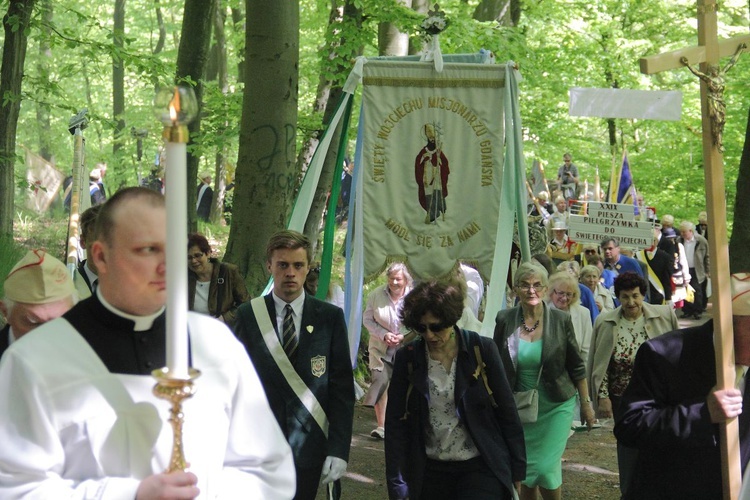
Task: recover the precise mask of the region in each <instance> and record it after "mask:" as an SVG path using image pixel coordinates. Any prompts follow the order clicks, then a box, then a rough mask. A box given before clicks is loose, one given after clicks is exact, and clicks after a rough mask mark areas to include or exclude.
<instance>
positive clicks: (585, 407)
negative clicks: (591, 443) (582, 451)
mask: <svg viewBox="0 0 750 500" xmlns="http://www.w3.org/2000/svg"><path fill="white" fill-rule="evenodd" d="M581 419H582V420H583V421H584V422H586V427H588V430H591V428H592V427H593V426H594V424H595V423H596V416H595V415H594V408H593V407H592V406H591V401H588V402H586V401H581Z"/></svg>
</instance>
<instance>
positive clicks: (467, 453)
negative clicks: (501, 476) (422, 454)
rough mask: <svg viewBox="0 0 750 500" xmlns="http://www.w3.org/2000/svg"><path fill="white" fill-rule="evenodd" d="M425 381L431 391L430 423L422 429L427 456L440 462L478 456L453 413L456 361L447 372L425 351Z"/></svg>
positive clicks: (473, 445)
mask: <svg viewBox="0 0 750 500" xmlns="http://www.w3.org/2000/svg"><path fill="white" fill-rule="evenodd" d="M425 352H427V351H425ZM427 382H428V385H429V390H430V404H429V411H430V419H429V422H430V425H429V426H428V428H427V429H426V432H425V434H426V435H425V451H426V452H427V457H428V458H431V459H433V460H441V461H463V460H469V459H471V458H474V457H478V456H479V450H477V447H476V445H475V444H474V440H473V439H471V435H470V434H469V431H468V430H467V429H466V426H464V424H463V423H462V422H461V420H460V419H459V418H458V416H457V414H456V401H455V392H456V360H455V359H454V360H453V364H452V365H451V369H450V371H447V370H446V369H445V368H444V367H443V365H442V363H440V361H436V360H434V359H431V358H430V353H429V352H427Z"/></svg>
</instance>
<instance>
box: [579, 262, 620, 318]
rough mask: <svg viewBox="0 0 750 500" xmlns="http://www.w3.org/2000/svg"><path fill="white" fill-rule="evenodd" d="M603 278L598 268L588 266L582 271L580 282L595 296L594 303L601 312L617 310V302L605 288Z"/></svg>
mask: <svg viewBox="0 0 750 500" xmlns="http://www.w3.org/2000/svg"><path fill="white" fill-rule="evenodd" d="M601 278H602V272H601V270H600V269H599V268H598V267H596V266H593V265H587V266H583V269H581V275H580V277H579V280H580V281H581V283H582V284H583V285H584V286H586V288H588V289H589V290H591V293H593V294H594V301H595V302H596V307H597V309H599V312H607V311H611V310H612V309H614V308H615V302H614V300H612V294H610V293H609V290H607V289H606V288H604V285H603V284H602V282H601Z"/></svg>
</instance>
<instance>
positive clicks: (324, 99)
mask: <svg viewBox="0 0 750 500" xmlns="http://www.w3.org/2000/svg"><path fill="white" fill-rule="evenodd" d="M337 3H338V2H336V1H334V2H332V5H331V15H330V16H329V21H328V30H329V33H331V34H339V38H338V39H337V40H336V41H335V43H333V44H332V46H331V47H330V48H329V55H328V56H327V59H326V60H325V61H324V62H323V71H322V72H321V81H320V84H319V86H318V100H317V101H316V103H315V109H314V111H315V112H319V111H321V110H322V109H323V108H325V109H324V111H323V124H324V125H326V126H328V124H329V123H330V122H331V119H332V118H333V115H334V113H335V112H336V107H337V106H338V104H339V102H340V100H341V96H342V95H343V87H342V85H341V81H339V82H332V81H330V80H325V79H324V78H323V76H322V75H323V74H325V73H332V74H335V75H342V77H341V79H340V80H343V78H344V75H346V74H347V70H348V69H349V67H343V66H342V65H340V64H336V63H335V62H334V61H336V60H347V59H348V57H345V56H343V55H342V54H355V55H360V54H362V51H363V50H364V48H363V46H362V45H361V44H359V42H358V41H356V40H353V39H351V38H345V37H342V36H341V35H340V33H344V32H345V33H352V32H353V31H359V29H361V27H362V12H361V10H360V9H358V8H357V7H356V6H355V5H354V2H352V1H350V0H347V1H345V2H344V5H343V8H341V7H339V6H338V5H337ZM345 24H351V25H353V27H354V28H355V29H352V28H347V29H345V28H344V25H345ZM352 44H357V45H356V46H354V47H352V46H351V45H352ZM331 65H333V67H331ZM342 133H343V130H342V128H341V123H339V126H337V127H336V130H334V131H333V136H332V138H331V145H330V147H329V149H328V152H327V154H326V157H325V161H324V163H323V169H322V170H321V172H320V179H319V180H318V186H317V187H316V189H315V195H314V198H313V202H312V205H311V206H310V214H309V215H308V217H307V221H306V222H305V230H304V232H305V235H307V237H308V238H310V241H312V242H313V250H316V247H317V243H318V234H319V232H320V228H321V221H322V219H323V216H324V215H325V213H326V208H327V201H328V195H329V193H330V191H331V185H332V183H333V176H334V173H335V171H336V166H337V165H336V160H337V155H338V149H339V142H340V141H341V135H342ZM322 134H323V130H319V131H316V135H315V136H314V137H313V138H312V139H311V140H310V144H313V143H314V144H315V145H316V147H317V144H318V139H319V137H320V136H321V135H322ZM314 149H315V148H314V147H313V148H312V150H311V151H310V157H312V151H314ZM307 164H309V159H308V160H307V163H305V165H307Z"/></svg>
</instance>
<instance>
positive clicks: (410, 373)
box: [401, 360, 414, 420]
mask: <svg viewBox="0 0 750 500" xmlns="http://www.w3.org/2000/svg"><path fill="white" fill-rule="evenodd" d="M406 367H407V370H408V377H407V378H408V379H409V386H408V387H407V388H406V401H405V404H404V416H403V417H401V420H408V419H409V397H410V396H411V391H412V390H413V389H414V361H413V360H409V362H408V363H407V364H406Z"/></svg>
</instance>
